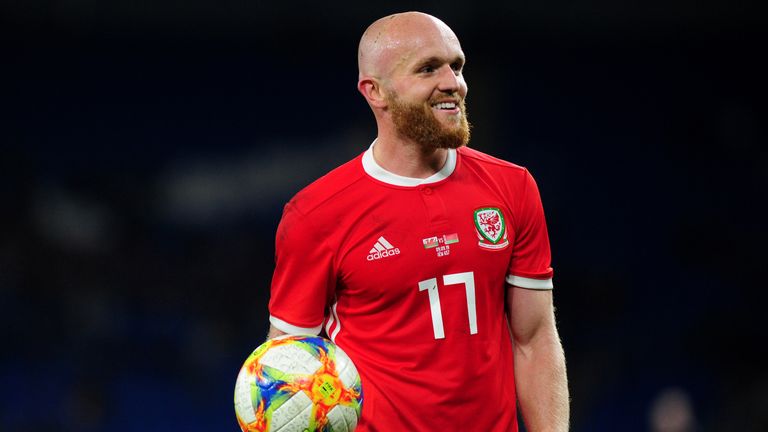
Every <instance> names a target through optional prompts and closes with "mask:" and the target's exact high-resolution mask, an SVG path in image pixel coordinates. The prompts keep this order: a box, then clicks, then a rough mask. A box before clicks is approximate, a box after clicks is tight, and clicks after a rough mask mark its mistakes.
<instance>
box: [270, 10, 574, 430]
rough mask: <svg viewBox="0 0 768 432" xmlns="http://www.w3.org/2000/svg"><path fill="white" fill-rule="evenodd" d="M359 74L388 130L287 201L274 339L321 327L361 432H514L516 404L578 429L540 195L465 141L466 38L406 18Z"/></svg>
mask: <svg viewBox="0 0 768 432" xmlns="http://www.w3.org/2000/svg"><path fill="white" fill-rule="evenodd" d="M358 65H359V72H360V74H359V81H358V90H359V91H360V93H362V95H363V96H364V97H365V99H366V101H367V102H368V104H369V105H370V107H371V109H372V110H373V113H374V116H375V118H376V124H377V126H378V136H377V138H376V140H375V141H374V143H373V144H372V145H371V147H370V148H369V149H368V150H367V151H366V152H365V153H363V154H362V155H360V156H358V157H357V158H355V159H353V160H352V161H350V162H348V163H346V164H344V165H342V166H341V167H339V168H337V169H335V170H334V171H332V172H331V173H329V174H327V175H326V176H324V177H322V178H321V179H319V180H318V181H316V182H315V183H313V184H311V185H310V186H308V187H307V188H305V189H304V190H302V191H301V192H299V193H298V194H297V195H296V196H295V197H294V198H293V199H292V200H291V201H290V202H289V203H288V204H287V205H286V207H285V212H284V214H283V219H282V221H281V223H280V227H279V228H278V232H277V239H276V249H277V252H276V268H275V274H274V278H273V281H272V297H271V299H270V305H269V309H270V323H271V326H270V331H269V337H275V336H278V335H281V334H284V333H297V334H299V333H313V334H317V333H319V332H321V331H322V330H325V332H326V334H327V335H328V336H329V337H330V338H331V339H333V340H334V341H335V342H336V343H337V344H338V345H339V346H341V347H342V348H343V349H344V350H345V351H346V352H347V353H348V354H349V356H350V357H351V358H352V360H353V361H354V362H355V364H356V366H357V368H358V370H359V372H360V375H361V378H362V382H363V393H364V397H365V400H364V403H363V414H362V418H361V421H360V423H359V425H358V429H357V430H358V431H363V432H368V431H385V432H391V431H483V432H485V431H516V430H517V415H516V405H517V404H518V403H519V406H520V409H521V411H522V413H523V418H524V421H525V424H526V426H527V429H528V430H529V431H532V432H538V431H565V430H567V429H568V415H569V413H568V388H567V383H566V373H565V360H564V355H563V351H562V348H561V345H560V340H559V337H558V334H557V330H556V328H555V321H554V312H553V306H552V291H551V288H552V268H551V267H550V251H549V240H548V237H547V230H546V224H545V221H544V213H543V210H542V206H541V201H540V198H539V193H538V189H537V186H536V183H535V182H534V180H533V178H532V177H531V176H530V174H529V173H528V171H527V170H525V169H524V168H522V167H519V166H517V165H513V164H511V163H508V162H504V161H501V160H498V159H495V158H492V157H490V156H487V155H485V154H483V153H480V152H478V151H475V150H472V149H469V148H467V147H466V146H465V145H466V144H467V142H468V140H469V124H468V122H467V117H466V112H465V107H464V98H465V97H466V94H467V85H466V83H465V81H464V77H463V75H462V68H463V66H464V53H463V52H462V50H461V45H460V44H459V40H458V38H457V37H456V35H455V34H454V33H453V31H451V29H450V28H449V27H448V26H447V25H446V24H444V23H443V22H442V21H440V20H438V19H437V18H434V17H432V16H429V15H426V14H423V13H417V12H409V13H402V14H395V15H392V16H388V17H385V18H382V19H380V20H378V21H376V22H374V23H373V24H372V25H371V26H370V27H369V28H368V29H367V30H366V31H365V33H364V34H363V37H362V39H361V41H360V47H359V52H358ZM510 336H511V337H510Z"/></svg>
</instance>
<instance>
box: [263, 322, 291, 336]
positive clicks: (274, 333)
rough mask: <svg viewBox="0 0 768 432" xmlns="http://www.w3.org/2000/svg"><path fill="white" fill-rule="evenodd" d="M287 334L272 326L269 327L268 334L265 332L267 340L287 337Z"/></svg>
mask: <svg viewBox="0 0 768 432" xmlns="http://www.w3.org/2000/svg"><path fill="white" fill-rule="evenodd" d="M287 334H288V333H286V332H284V331H282V330H279V329H278V328H277V327H275V326H273V325H272V324H270V325H269V332H267V339H272V338H276V337H278V336H282V335H287Z"/></svg>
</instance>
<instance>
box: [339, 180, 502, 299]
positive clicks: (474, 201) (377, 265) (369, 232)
mask: <svg viewBox="0 0 768 432" xmlns="http://www.w3.org/2000/svg"><path fill="white" fill-rule="evenodd" d="M511 207H512V205H511V203H510V202H509V197H505V196H502V194H501V193H499V192H498V191H494V190H492V189H489V188H484V187H478V186H477V185H472V184H442V185H438V186H434V187H433V186H424V187H419V188H413V189H408V190H401V189H387V190H385V191H383V192H382V193H377V194H376V195H375V196H374V197H366V198H365V199H361V200H360V202H359V205H358V206H357V207H356V208H355V209H354V210H353V211H352V212H350V213H349V214H348V217H347V220H345V221H344V223H341V224H340V225H339V229H341V230H343V233H342V237H343V239H344V241H343V242H341V243H340V247H339V255H338V257H339V259H338V261H337V265H338V269H337V272H336V273H337V275H338V282H339V287H338V289H339V290H340V291H342V292H346V293H347V294H351V295H354V296H355V297H356V298H358V299H362V300H370V301H379V302H381V301H384V302H387V301H388V300H392V301H398V300H400V299H402V298H403V297H404V296H410V295H418V290H417V289H416V290H415V288H418V287H419V286H420V285H421V286H423V284H424V283H425V281H430V280H433V279H437V280H442V279H441V278H444V277H448V278H449V279H450V275H455V274H465V273H468V272H472V274H473V275H474V277H475V278H476V279H477V281H476V283H477V285H478V286H480V287H481V288H482V287H485V286H498V287H499V290H500V287H501V286H503V281H504V277H505V276H506V272H507V268H508V266H509V260H510V257H511V253H512V245H513V244H514V237H515V232H514V230H513V226H514V224H513V223H512V218H513V215H512V214H511V212H510V208H511ZM342 227H343V228H342Z"/></svg>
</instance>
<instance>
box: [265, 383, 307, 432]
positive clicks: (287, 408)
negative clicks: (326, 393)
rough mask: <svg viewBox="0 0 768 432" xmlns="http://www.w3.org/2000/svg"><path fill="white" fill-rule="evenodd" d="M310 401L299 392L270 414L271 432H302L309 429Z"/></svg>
mask: <svg viewBox="0 0 768 432" xmlns="http://www.w3.org/2000/svg"><path fill="white" fill-rule="evenodd" d="M311 413H312V400H311V399H310V398H309V396H307V395H306V394H305V393H304V392H302V391H300V392H298V393H296V394H294V395H293V396H292V397H291V398H290V399H288V400H287V401H285V403H283V404H282V405H280V407H279V408H277V409H276V410H274V411H273V412H272V422H271V424H270V427H269V430H270V431H271V432H304V430H306V429H308V428H309V418H310V415H311Z"/></svg>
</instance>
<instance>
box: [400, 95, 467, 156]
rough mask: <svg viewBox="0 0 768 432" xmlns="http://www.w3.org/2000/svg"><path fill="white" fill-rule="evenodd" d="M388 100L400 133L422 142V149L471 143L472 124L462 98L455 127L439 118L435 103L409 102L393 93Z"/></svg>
mask: <svg viewBox="0 0 768 432" xmlns="http://www.w3.org/2000/svg"><path fill="white" fill-rule="evenodd" d="M387 101H388V102H389V110H390V112H391V114H392V121H393V122H394V124H395V130H396V131H397V133H398V134H399V135H400V136H401V137H403V138H407V139H410V140H412V141H414V142H416V143H418V144H419V145H420V146H421V148H422V150H424V151H432V150H437V149H456V148H459V147H462V146H465V145H467V143H468V142H469V135H470V133H469V130H470V127H471V125H470V123H469V121H468V120H467V110H466V107H465V105H464V100H463V99H462V100H460V101H459V109H460V111H461V114H459V118H458V119H456V121H455V124H454V125H453V126H446V125H444V124H443V123H441V122H440V120H438V119H437V117H435V113H433V112H432V102H427V103H413V104H409V103H406V102H402V101H401V100H400V99H399V98H398V97H397V95H396V94H394V93H393V92H389V93H388V94H387Z"/></svg>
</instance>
